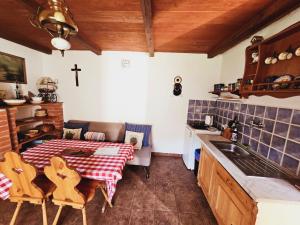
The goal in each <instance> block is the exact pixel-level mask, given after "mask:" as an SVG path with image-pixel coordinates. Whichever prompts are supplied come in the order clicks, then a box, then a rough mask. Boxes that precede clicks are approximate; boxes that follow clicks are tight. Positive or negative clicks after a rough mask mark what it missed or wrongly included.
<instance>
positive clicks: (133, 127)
mask: <svg viewBox="0 0 300 225" xmlns="http://www.w3.org/2000/svg"><path fill="white" fill-rule="evenodd" d="M151 128H152V126H151V125H143V124H133V123H125V132H126V131H127V130H128V131H133V132H139V133H144V138H143V147H148V146H149V145H150V143H149V137H150V134H151Z"/></svg>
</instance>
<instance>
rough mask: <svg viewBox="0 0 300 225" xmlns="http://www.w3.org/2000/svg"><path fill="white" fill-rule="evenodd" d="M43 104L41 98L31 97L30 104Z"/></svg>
mask: <svg viewBox="0 0 300 225" xmlns="http://www.w3.org/2000/svg"><path fill="white" fill-rule="evenodd" d="M41 103H43V98H42V97H36V96H34V97H31V104H41Z"/></svg>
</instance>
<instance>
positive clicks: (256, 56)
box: [251, 52, 259, 63]
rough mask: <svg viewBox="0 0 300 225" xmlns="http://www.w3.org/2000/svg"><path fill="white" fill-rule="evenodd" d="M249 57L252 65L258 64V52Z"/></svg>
mask: <svg viewBox="0 0 300 225" xmlns="http://www.w3.org/2000/svg"><path fill="white" fill-rule="evenodd" d="M251 57H252V63H257V62H258V59H259V56H258V52H253V53H252V54H251Z"/></svg>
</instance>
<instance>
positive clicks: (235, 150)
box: [211, 141, 292, 180]
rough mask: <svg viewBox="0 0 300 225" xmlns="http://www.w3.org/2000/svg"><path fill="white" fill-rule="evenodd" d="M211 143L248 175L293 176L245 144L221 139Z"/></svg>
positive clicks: (286, 177) (283, 177) (287, 177)
mask: <svg viewBox="0 0 300 225" xmlns="http://www.w3.org/2000/svg"><path fill="white" fill-rule="evenodd" d="M211 143H212V144H213V145H214V146H216V148H217V149H219V150H220V152H222V153H223V154H224V155H225V156H226V157H227V158H228V159H229V160H230V161H231V162H233V163H234V164H235V165H236V166H237V167H238V168H239V169H240V170H241V171H242V172H243V173H244V174H246V175H247V176H261V177H275V178H282V179H287V180H288V179H290V178H292V177H291V174H289V173H287V172H286V171H285V170H283V169H282V168H280V167H278V166H276V165H274V164H273V163H271V162H269V161H268V160H267V159H265V158H263V157H262V156H260V155H259V154H258V153H256V152H254V151H252V150H249V149H247V148H245V146H242V145H239V144H234V143H230V142H220V141H211Z"/></svg>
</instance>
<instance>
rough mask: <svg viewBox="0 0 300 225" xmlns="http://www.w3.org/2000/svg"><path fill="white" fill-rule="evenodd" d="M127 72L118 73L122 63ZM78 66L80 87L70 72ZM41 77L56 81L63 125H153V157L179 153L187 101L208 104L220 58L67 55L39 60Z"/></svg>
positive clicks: (139, 54) (173, 55) (177, 55)
mask: <svg viewBox="0 0 300 225" xmlns="http://www.w3.org/2000/svg"><path fill="white" fill-rule="evenodd" d="M122 59H129V60H130V67H129V68H126V69H124V68H122V66H121V60H122ZM75 63H77V64H78V66H79V67H80V68H81V69H82V71H81V72H79V84H80V85H79V87H76V86H75V74H74V72H72V71H71V68H73V66H74V64H75ZM43 64H44V66H43V67H44V73H43V74H45V75H47V76H51V77H53V78H54V79H58V81H59V84H58V86H59V89H58V94H59V96H60V99H61V101H63V102H64V113H65V120H68V119H82V120H95V121H118V122H125V121H128V122H137V123H147V124H152V125H153V144H154V148H155V150H156V151H159V152H168V153H181V152H182V147H183V136H184V127H185V123H186V117H187V107H188V100H189V99H191V98H209V94H208V91H209V90H210V89H211V87H212V86H213V84H214V83H216V82H218V81H219V79H220V77H219V70H220V66H221V58H220V57H217V58H215V59H207V57H206V55H199V54H174V53H156V55H155V57H154V58H149V57H148V54H145V53H133V52H104V53H103V55H102V56H96V55H94V54H93V53H90V52H87V51H85V52H79V51H69V52H66V54H65V57H64V58H62V57H61V56H60V53H59V52H55V53H54V54H53V55H51V56H48V55H44V56H43ZM176 75H180V76H182V78H183V94H182V96H180V97H174V96H173V95H172V90H173V79H174V77H175V76H176ZM36 79H38V77H36Z"/></svg>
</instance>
